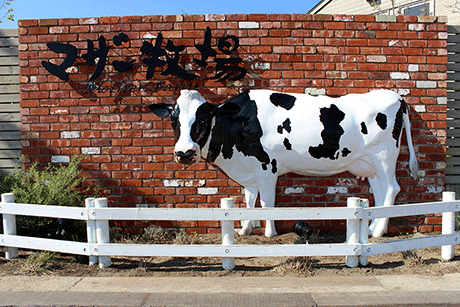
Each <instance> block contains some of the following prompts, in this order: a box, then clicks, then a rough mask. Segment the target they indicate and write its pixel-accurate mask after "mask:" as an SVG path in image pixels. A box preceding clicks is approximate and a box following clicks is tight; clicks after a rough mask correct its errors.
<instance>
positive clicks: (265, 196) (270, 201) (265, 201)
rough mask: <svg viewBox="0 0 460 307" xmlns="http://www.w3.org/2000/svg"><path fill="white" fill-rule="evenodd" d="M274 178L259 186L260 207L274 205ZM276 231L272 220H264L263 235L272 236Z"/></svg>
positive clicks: (271, 206)
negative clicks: (261, 186)
mask: <svg viewBox="0 0 460 307" xmlns="http://www.w3.org/2000/svg"><path fill="white" fill-rule="evenodd" d="M276 180H277V178H276V177H275V178H274V180H271V181H272V182H270V180H267V182H265V185H264V187H263V188H259V191H260V205H261V206H262V208H273V207H275V195H276ZM277 234H278V233H277V232H276V228H275V222H274V221H272V220H266V221H265V236H266V237H269V238H271V237H274V236H276V235H277Z"/></svg>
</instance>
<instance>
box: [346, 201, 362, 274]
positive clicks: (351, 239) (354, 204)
mask: <svg viewBox="0 0 460 307" xmlns="http://www.w3.org/2000/svg"><path fill="white" fill-rule="evenodd" d="M359 206H360V199H359V198H358V197H348V198H347V207H348V208H359ZM359 230H360V222H359V220H358V219H349V220H347V243H349V244H355V243H359V238H360V236H359ZM358 263H359V256H347V257H346V265H347V266H348V267H350V268H356V267H357V266H358Z"/></svg>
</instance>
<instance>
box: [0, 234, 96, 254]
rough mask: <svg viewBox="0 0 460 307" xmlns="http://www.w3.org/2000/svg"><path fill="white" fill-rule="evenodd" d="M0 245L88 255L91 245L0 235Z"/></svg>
mask: <svg viewBox="0 0 460 307" xmlns="http://www.w3.org/2000/svg"><path fill="white" fill-rule="evenodd" d="M0 242H2V243H1V245H5V246H12V247H14V248H27V249H35V250H46V251H52V252H59V253H69V254H77V255H89V253H90V251H91V245H90V244H88V243H83V242H74V241H64V240H53V239H44V238H34V237H24V236H9V235H0Z"/></svg>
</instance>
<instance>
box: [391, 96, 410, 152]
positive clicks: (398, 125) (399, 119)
mask: <svg viewBox="0 0 460 307" xmlns="http://www.w3.org/2000/svg"><path fill="white" fill-rule="evenodd" d="M399 102H400V106H399V109H398V112H396V117H395V124H394V127H393V132H392V134H393V138H394V139H395V140H396V147H399V142H398V141H399V137H400V136H401V131H402V126H403V114H404V113H406V112H407V106H406V101H405V100H404V99H400V100H399Z"/></svg>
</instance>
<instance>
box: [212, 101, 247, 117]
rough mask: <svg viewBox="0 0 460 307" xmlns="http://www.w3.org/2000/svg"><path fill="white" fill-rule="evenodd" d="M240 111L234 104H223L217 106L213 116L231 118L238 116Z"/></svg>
mask: <svg viewBox="0 0 460 307" xmlns="http://www.w3.org/2000/svg"><path fill="white" fill-rule="evenodd" d="M240 111H241V107H240V106H239V105H237V104H236V103H233V102H226V103H224V104H221V105H220V106H218V107H217V108H216V109H215V110H214V112H213V115H214V116H215V115H219V116H223V117H232V116H235V115H236V114H238V113H239V112H240Z"/></svg>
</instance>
